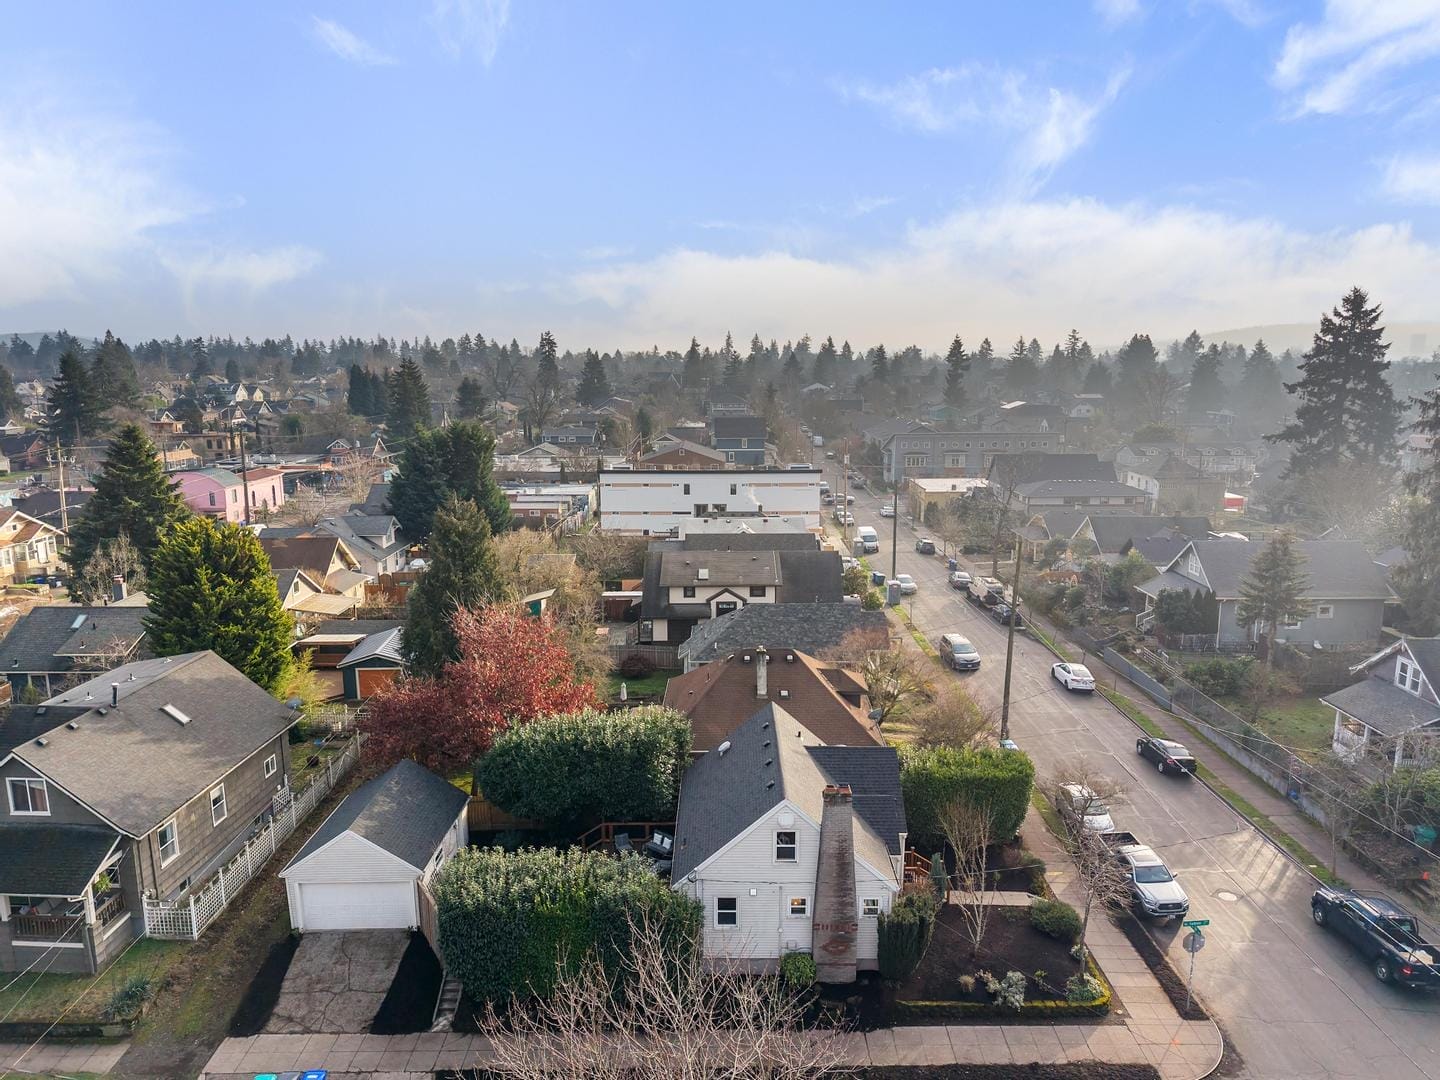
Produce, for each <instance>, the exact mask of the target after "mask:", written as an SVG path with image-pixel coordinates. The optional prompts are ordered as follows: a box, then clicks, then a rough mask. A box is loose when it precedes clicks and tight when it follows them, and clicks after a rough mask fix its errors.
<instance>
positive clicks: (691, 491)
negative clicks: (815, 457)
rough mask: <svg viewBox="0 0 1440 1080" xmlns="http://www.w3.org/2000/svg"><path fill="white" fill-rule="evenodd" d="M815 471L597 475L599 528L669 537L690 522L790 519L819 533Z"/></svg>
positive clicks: (817, 472)
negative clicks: (661, 534) (756, 518)
mask: <svg viewBox="0 0 1440 1080" xmlns="http://www.w3.org/2000/svg"><path fill="white" fill-rule="evenodd" d="M823 476H824V474H823V473H822V471H821V470H820V469H818V468H806V469H793V468H792V469H768V468H750V469H744V468H740V469H724V470H714V469H699V470H694V471H689V470H684V469H664V470H658V469H657V470H645V469H601V470H600V527H601V528H602V529H611V530H614V531H616V532H629V533H641V534H644V535H647V536H648V535H653V534H656V533H669V532H671V531H672V530H675V529H678V528H680V527H682V526H683V525H684V524H685V523H687V522H691V521H694V520H695V519H696V518H708V517H731V518H734V517H744V516H752V517H760V516H765V517H771V516H777V515H778V516H786V517H795V518H799V519H802V520H803V521H804V524H805V527H806V528H814V529H818V528H819V527H820V481H821V479H823Z"/></svg>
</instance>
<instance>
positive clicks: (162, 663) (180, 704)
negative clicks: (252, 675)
mask: <svg viewBox="0 0 1440 1080" xmlns="http://www.w3.org/2000/svg"><path fill="white" fill-rule="evenodd" d="M132 675H133V676H134V678H133V679H132V678H131V676H132ZM112 683H116V684H118V688H119V695H120V704H119V706H118V707H111V705H110V698H111V690H110V687H111V684H112ZM44 704H45V706H46V707H47V709H48V708H49V707H51V706H56V705H66V706H72V707H75V706H78V707H83V708H85V710H86V711H85V712H83V713H81V714H80V715H79V716H76V717H75V718H74V723H75V725H76V726H75V728H74V730H71V729H70V727H69V726H68V725H66V724H65V723H64V721H65V719H67V718H68V715H69V714H70V713H72V712H73V709H67V710H64V711H62V712H61V714H60V715H59V716H58V717H57V720H58V721H59V726H57V727H55V728H53V729H51V730H50V731H49V732H47V733H46V736H45V738H46V745H45V746H38V745H37V744H36V743H35V742H34V740H31V741H29V742H26V743H23V744H21V745H20V746H17V747H15V748H14V750H13V751H12V752H13V753H14V755H15V756H16V757H17V758H19V759H21V760H22V761H24V762H25V763H26V764H28V765H29V766H30V767H31V768H33V769H35V770H36V771H37V772H39V773H40V774H42V775H43V776H47V777H49V778H50V779H52V780H54V781H55V783H57V784H58V785H60V787H62V788H63V789H64V790H66V791H68V792H70V793H71V794H72V795H74V796H75V797H76V798H78V799H79V800H80V801H82V802H83V803H85V804H86V805H88V806H89V807H91V808H92V809H94V810H95V811H96V812H97V813H99V814H101V815H102V816H103V817H104V818H105V819H106V820H107V821H109V822H110V823H111V824H113V825H115V826H116V827H117V828H119V829H121V830H122V831H124V832H126V833H128V834H130V835H132V836H142V835H144V834H145V833H147V832H149V831H150V830H151V829H153V828H155V827H156V826H157V825H159V824H160V823H161V822H163V821H164V820H165V819H166V818H168V817H169V816H170V815H171V814H173V813H174V812H175V811H176V810H178V809H179V808H180V807H181V806H183V805H184V804H185V803H187V802H189V801H190V800H191V799H193V798H194V797H195V796H196V795H197V794H199V793H200V792H202V791H205V790H207V789H208V788H210V787H212V786H214V784H215V783H216V781H218V780H219V779H220V778H221V777H222V776H224V775H225V774H226V773H228V772H230V770H231V769H233V768H235V767H236V766H237V765H239V764H241V763H242V762H244V761H245V760H247V759H248V758H249V757H251V755H253V754H254V753H255V752H256V751H257V750H259V749H261V748H262V747H263V746H265V744H266V743H268V742H271V741H273V740H274V739H275V738H276V736H278V735H281V734H283V733H284V732H286V731H287V730H289V728H290V727H291V725H292V724H294V722H295V716H294V713H293V712H292V711H291V710H290V709H289V708H288V707H287V706H286V705H285V704H284V703H282V702H279V701H276V700H275V699H274V698H273V697H271V696H270V695H269V694H267V693H266V692H265V691H264V690H263V689H261V688H260V687H259V686H256V685H255V684H254V683H253V682H251V681H250V680H249V679H247V678H246V677H245V676H244V675H242V674H240V672H238V671H236V670H235V669H234V668H233V667H231V666H230V665H229V664H227V663H226V662H225V661H224V660H222V659H220V657H218V656H216V655H215V654H214V653H213V652H210V651H208V650H207V651H205V652H197V653H185V654H183V655H181V656H172V657H168V658H166V659H163V660H141V661H137V662H135V663H132V664H124V665H122V666H120V667H118V668H115V669H114V670H112V671H109V672H106V673H105V674H104V675H101V676H100V677H99V678H97V679H91V680H90V681H88V682H84V683H81V684H80V685H79V686H77V687H74V688H73V689H71V690H67V691H66V692H65V693H63V694H60V695H58V696H56V697H53V698H51V699H50V700H49V701H47V702H45V703H44ZM167 705H169V706H171V707H172V708H174V709H177V710H179V711H180V713H181V714H182V715H184V716H185V717H187V718H188V719H189V721H190V722H189V723H181V722H180V721H179V720H177V719H176V718H175V717H174V716H172V715H171V714H169V713H167V712H165V711H164V707H165V706H167Z"/></svg>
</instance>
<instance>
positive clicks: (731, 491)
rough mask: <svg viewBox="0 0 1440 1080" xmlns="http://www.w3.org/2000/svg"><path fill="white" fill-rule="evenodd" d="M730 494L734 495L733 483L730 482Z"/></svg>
mask: <svg viewBox="0 0 1440 1080" xmlns="http://www.w3.org/2000/svg"><path fill="white" fill-rule="evenodd" d="M730 494H731V495H734V494H735V485H734V484H731V485H730Z"/></svg>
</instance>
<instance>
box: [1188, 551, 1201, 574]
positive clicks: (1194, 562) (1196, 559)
mask: <svg viewBox="0 0 1440 1080" xmlns="http://www.w3.org/2000/svg"><path fill="white" fill-rule="evenodd" d="M1185 573H1187V574H1188V575H1190V577H1192V578H1196V579H1198V578H1199V577H1200V556H1199V555H1196V554H1195V553H1194V552H1193V551H1192V552H1190V554H1189V555H1187V556H1186V557H1185Z"/></svg>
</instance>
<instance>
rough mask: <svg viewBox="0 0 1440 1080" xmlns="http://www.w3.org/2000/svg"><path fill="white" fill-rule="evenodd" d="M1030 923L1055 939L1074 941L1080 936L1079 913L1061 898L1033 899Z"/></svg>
mask: <svg viewBox="0 0 1440 1080" xmlns="http://www.w3.org/2000/svg"><path fill="white" fill-rule="evenodd" d="M1030 925H1031V926H1033V927H1035V929H1036V930H1039V931H1040V933H1042V934H1044V935H1045V936H1046V937H1052V938H1054V939H1055V940H1056V941H1074V940H1075V939H1076V938H1078V937H1079V936H1080V913H1079V912H1078V911H1076V910H1075V909H1074V908H1073V907H1071V906H1070V905H1069V904H1067V903H1065V901H1063V900H1034V901H1031V903H1030Z"/></svg>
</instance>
